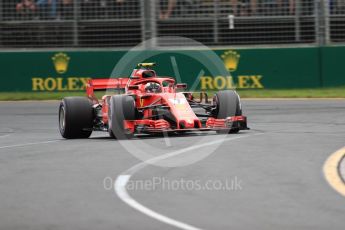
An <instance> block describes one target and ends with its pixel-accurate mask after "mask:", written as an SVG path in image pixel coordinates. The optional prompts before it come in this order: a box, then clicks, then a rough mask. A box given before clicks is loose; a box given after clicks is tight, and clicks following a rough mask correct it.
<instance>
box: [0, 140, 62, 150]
mask: <svg viewBox="0 0 345 230" xmlns="http://www.w3.org/2000/svg"><path fill="white" fill-rule="evenodd" d="M58 141H61V140H52V141H41V142H31V143H25V144H18V145H5V146H0V149H9V148H16V147H25V146H30V145H41V144H49V143H54V142H58Z"/></svg>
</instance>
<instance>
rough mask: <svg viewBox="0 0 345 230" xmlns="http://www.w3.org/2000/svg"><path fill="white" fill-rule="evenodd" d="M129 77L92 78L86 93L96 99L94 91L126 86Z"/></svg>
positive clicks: (120, 88)
mask: <svg viewBox="0 0 345 230" xmlns="http://www.w3.org/2000/svg"><path fill="white" fill-rule="evenodd" d="M128 80H129V78H100V79H90V80H88V82H87V84H86V94H87V96H88V97H89V98H92V99H95V98H96V97H95V94H94V91H100V90H111V89H115V90H116V89H118V90H123V89H125V88H126V85H127V83H128Z"/></svg>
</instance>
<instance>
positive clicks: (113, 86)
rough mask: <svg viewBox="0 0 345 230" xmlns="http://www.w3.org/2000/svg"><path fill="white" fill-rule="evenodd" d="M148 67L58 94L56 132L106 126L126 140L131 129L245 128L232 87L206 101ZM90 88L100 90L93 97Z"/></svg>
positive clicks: (71, 133) (78, 134)
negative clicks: (80, 93) (78, 93)
mask: <svg viewBox="0 0 345 230" xmlns="http://www.w3.org/2000/svg"><path fill="white" fill-rule="evenodd" d="M153 66H154V63H139V64H138V68H137V69H134V70H133V72H132V74H131V76H130V77H129V78H110V79H91V80H89V81H88V84H87V85H86V94H87V96H86V97H66V98H64V99H63V100H62V101H61V103H60V107H59V130H60V133H61V135H62V136H63V137H64V138H67V139H70V138H88V137H90V135H91V133H92V131H106V132H108V133H109V135H110V136H111V137H115V138H117V139H126V138H130V137H133V135H134V134H157V133H182V132H188V131H210V130H214V131H217V132H218V133H237V132H239V131H240V130H243V129H248V128H247V118H246V117H245V116H243V115H242V108H241V103H240V98H239V96H238V94H237V93H236V92H235V91H234V90H225V91H219V92H217V93H215V95H214V97H213V100H212V101H210V100H209V98H208V96H207V94H206V93H205V92H201V93H200V96H199V97H198V98H195V96H194V94H193V93H191V92H183V91H184V90H186V88H187V85H186V84H177V83H176V82H175V80H174V79H173V78H171V77H158V76H157V75H156V72H155V71H154V70H153V69H152V67H153ZM95 91H105V92H106V95H104V96H102V98H101V99H100V100H98V99H97V97H96V96H95ZM110 92H111V93H110ZM108 94H111V95H108Z"/></svg>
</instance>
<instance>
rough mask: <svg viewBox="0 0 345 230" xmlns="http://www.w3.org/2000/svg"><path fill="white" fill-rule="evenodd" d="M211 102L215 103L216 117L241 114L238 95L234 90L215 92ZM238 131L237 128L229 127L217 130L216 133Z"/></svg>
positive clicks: (222, 117)
mask: <svg viewBox="0 0 345 230" xmlns="http://www.w3.org/2000/svg"><path fill="white" fill-rule="evenodd" d="M213 102H214V104H215V105H216V110H215V116H216V118H218V119H225V118H227V117H232V116H241V115H242V108H241V102H240V97H239V96H238V94H237V93H236V91H234V90H224V91H219V92H217V93H216V94H215V96H214V99H213ZM239 131H240V130H239V128H231V129H229V130H221V131H218V133H238V132H239Z"/></svg>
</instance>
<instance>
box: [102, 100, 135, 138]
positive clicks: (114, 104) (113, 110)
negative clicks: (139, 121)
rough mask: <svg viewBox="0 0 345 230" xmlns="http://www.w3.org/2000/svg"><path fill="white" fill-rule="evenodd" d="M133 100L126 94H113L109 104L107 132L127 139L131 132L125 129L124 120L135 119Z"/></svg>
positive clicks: (131, 134)
mask: <svg viewBox="0 0 345 230" xmlns="http://www.w3.org/2000/svg"><path fill="white" fill-rule="evenodd" d="M135 111H136V109H135V101H134V99H133V97H131V96H128V95H114V96H112V97H111V98H110V104H109V128H108V129H109V134H110V136H114V137H115V138H117V139H128V138H131V137H133V133H132V132H131V131H129V130H125V128H124V121H125V120H135V119H136V112H135Z"/></svg>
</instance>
